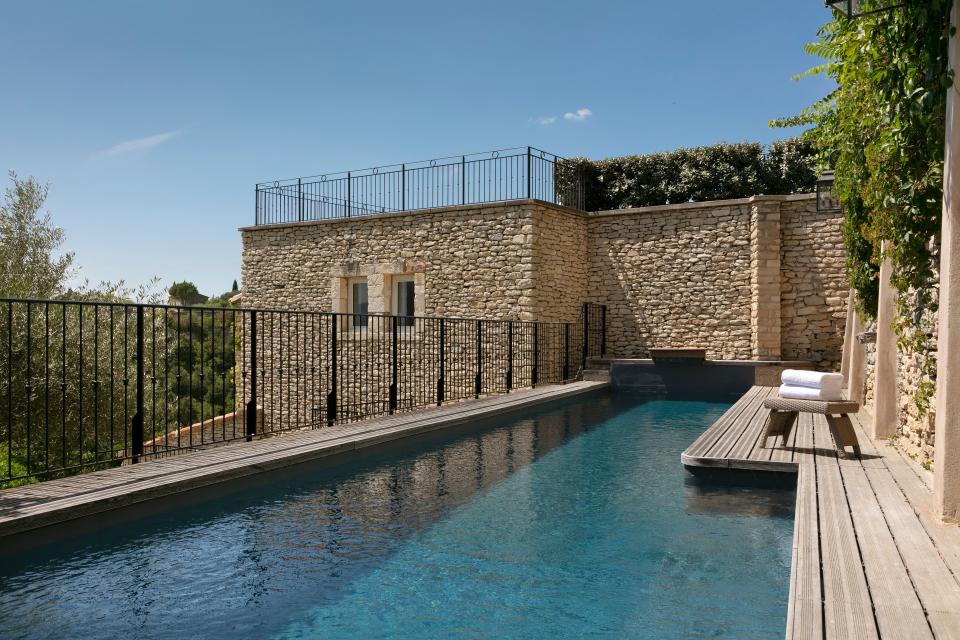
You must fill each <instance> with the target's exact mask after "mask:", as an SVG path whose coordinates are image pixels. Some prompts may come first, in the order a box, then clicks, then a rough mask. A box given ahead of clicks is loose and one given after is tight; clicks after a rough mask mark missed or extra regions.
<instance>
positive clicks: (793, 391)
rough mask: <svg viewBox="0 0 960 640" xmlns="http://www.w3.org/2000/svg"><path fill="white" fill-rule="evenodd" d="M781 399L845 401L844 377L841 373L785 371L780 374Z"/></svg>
mask: <svg viewBox="0 0 960 640" xmlns="http://www.w3.org/2000/svg"><path fill="white" fill-rule="evenodd" d="M780 382H781V383H782V384H781V385H780V397H781V398H790V399H792V400H821V401H824V402H834V401H836V400H843V399H844V398H843V376H842V375H840V374H839V373H821V372H819V371H802V370H800V369H784V371H783V373H782V374H780Z"/></svg>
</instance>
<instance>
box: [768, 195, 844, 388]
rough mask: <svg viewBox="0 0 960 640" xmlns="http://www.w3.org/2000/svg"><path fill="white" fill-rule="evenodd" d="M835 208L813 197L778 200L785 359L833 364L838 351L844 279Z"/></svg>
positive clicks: (781, 335)
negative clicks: (824, 208) (821, 204)
mask: <svg viewBox="0 0 960 640" xmlns="http://www.w3.org/2000/svg"><path fill="white" fill-rule="evenodd" d="M841 222H842V219H841V218H840V217H839V216H838V215H837V214H836V212H818V211H817V207H816V202H815V201H813V200H792V201H791V200H788V201H784V202H783V203H782V204H781V206H780V238H781V240H780V342H781V345H782V347H781V357H782V358H783V359H785V360H810V361H811V362H813V363H815V364H816V365H817V366H818V367H820V368H824V369H833V368H835V367H836V366H837V364H838V363H839V362H840V357H841V355H842V352H843V331H844V325H845V320H846V316H847V298H848V290H849V284H848V283H847V277H846V273H845V267H844V265H845V262H846V251H845V250H844V248H843V236H842V234H841V230H840V224H841Z"/></svg>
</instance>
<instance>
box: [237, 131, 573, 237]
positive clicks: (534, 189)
mask: <svg viewBox="0 0 960 640" xmlns="http://www.w3.org/2000/svg"><path fill="white" fill-rule="evenodd" d="M529 198H535V199H538V200H545V201H547V202H552V203H554V204H559V205H564V206H568V207H574V208H576V209H582V208H583V204H584V192H583V181H582V179H581V175H580V170H579V168H578V166H577V165H576V164H575V163H573V162H570V161H568V160H566V159H565V158H561V157H560V156H557V155H555V154H552V153H548V152H546V151H542V150H540V149H535V148H533V147H520V148H513V149H499V150H497V151H487V152H483V153H473V154H468V155H462V156H451V157H447V158H435V159H433V160H423V161H420V162H410V163H404V164H398V165H390V166H385V167H373V168H370V169H362V170H359V171H346V172H341V173H329V174H323V175H316V176H308V177H303V178H292V179H288V180H275V181H273V182H261V183H258V184H257V185H256V219H255V224H257V225H266V224H282V223H287V222H304V221H310V220H328V219H333V218H350V217H355V216H365V215H371V214H377V213H395V212H400V211H410V210H413V209H428V208H432V207H450V206H456V205H467V204H479V203H484V202H499V201H505V200H522V199H529Z"/></svg>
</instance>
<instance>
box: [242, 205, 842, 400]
mask: <svg viewBox="0 0 960 640" xmlns="http://www.w3.org/2000/svg"><path fill="white" fill-rule="evenodd" d="M839 223H840V216H839V213H837V212H832V213H829V214H823V213H817V212H816V206H815V201H814V199H813V197H812V196H809V195H803V196H758V197H755V198H746V199H738V200H729V201H721V202H706V203H683V204H677V205H665V206H659V207H645V208H640V209H624V210H616V211H607V212H597V213H591V214H585V213H583V212H579V211H575V210H572V209H567V208H564V207H559V206H556V205H552V204H549V203H545V202H540V201H536V200H523V201H514V202H505V203H493V204H486V205H467V206H460V207H450V208H444V209H432V210H421V211H413V212H406V213H403V214H384V215H375V216H364V217H358V218H352V219H338V220H327V221H315V222H304V223H293V224H285V225H275V226H262V227H253V228H246V229H243V230H242V234H243V250H244V254H243V284H244V305H245V306H247V307H261V308H263V307H267V308H286V309H304V310H319V311H341V312H342V311H346V310H347V308H346V307H347V306H348V299H347V293H346V292H347V284H346V283H347V282H349V278H351V277H363V278H366V279H367V282H368V285H369V287H370V290H371V294H370V295H371V298H370V300H371V303H370V310H371V312H376V313H386V314H389V313H390V309H389V293H388V291H389V288H390V282H391V279H392V278H395V277H396V276H397V275H409V277H411V278H413V281H414V282H415V285H416V286H415V289H416V304H415V308H416V313H418V314H423V315H427V316H445V317H467V318H484V319H498V320H534V319H536V320H541V321H568V322H569V321H573V320H575V319H576V317H577V314H578V312H579V310H580V305H581V303H582V302H585V301H592V302H600V303H604V304H606V305H607V327H608V333H607V353H608V354H609V355H611V356H615V357H647V356H649V353H650V349H652V348H657V347H703V348H706V349H707V355H708V357H710V358H713V359H726V360H731V359H771V360H776V359H781V358H784V359H812V360H814V361H815V363H816V365H817V366H819V367H822V368H826V369H836V368H837V367H838V366H839V360H840V352H841V342H842V333H843V325H844V314H845V312H846V296H845V293H844V292H845V291H846V288H847V285H846V282H845V278H844V275H843V263H844V255H843V249H842V241H841V237H840V227H839ZM497 375H499V374H497ZM517 375H518V376H521V377H522V376H523V375H525V374H517ZM433 384H435V381H434V380H425V381H424V388H430V387H431V386H432V385H433ZM381 386H382V385H381ZM311 411H312V409H311Z"/></svg>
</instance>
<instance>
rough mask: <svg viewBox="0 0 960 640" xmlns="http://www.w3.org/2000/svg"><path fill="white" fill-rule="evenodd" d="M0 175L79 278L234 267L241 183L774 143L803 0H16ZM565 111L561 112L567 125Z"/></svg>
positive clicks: (804, 97) (225, 275)
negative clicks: (460, 157)
mask: <svg viewBox="0 0 960 640" xmlns="http://www.w3.org/2000/svg"><path fill="white" fill-rule="evenodd" d="M0 16H2V17H0V59H2V60H4V61H5V67H6V69H5V71H6V72H5V76H6V77H5V79H4V89H3V91H2V99H0V167H2V168H4V169H15V170H16V171H17V172H18V173H19V174H20V175H21V176H28V175H33V176H36V177H37V178H38V179H40V180H41V181H44V182H49V183H50V185H51V195H50V198H49V200H48V208H49V210H50V212H51V213H52V215H53V218H54V221H55V222H56V223H57V224H58V225H60V226H62V227H64V228H65V230H66V233H67V246H68V248H69V249H71V250H73V251H75V252H76V260H77V264H78V265H80V266H81V268H82V270H81V276H82V277H85V278H89V279H90V280H91V281H98V280H102V279H108V280H120V279H124V280H126V281H127V282H128V283H131V284H139V283H143V282H145V281H147V280H148V279H149V278H151V277H152V276H158V277H160V278H162V279H163V281H164V282H165V283H166V284H169V283H171V282H172V281H174V280H181V279H189V280H193V281H194V282H196V283H197V285H198V286H199V287H200V290H201V291H203V292H204V293H208V294H216V293H219V292H221V291H224V290H227V289H229V287H230V284H231V282H232V281H233V279H234V278H239V276H240V234H239V233H238V231H237V228H238V227H240V226H243V225H247V224H250V223H251V221H252V220H253V189H254V183H256V182H258V181H262V180H268V179H273V178H280V177H291V176H297V175H310V174H317V173H321V172H327V171H336V170H341V169H343V170H345V169H351V168H360V167H369V166H373V165H378V164H388V163H394V162H401V161H408V160H420V159H425V158H431V157H435V156H446V155H453V154H458V153H464V152H474V151H484V150H488V149H494V148H499V147H512V146H524V145H528V144H530V145H533V146H537V147H540V148H543V149H546V150H548V151H552V152H554V153H558V154H560V155H585V156H589V157H593V158H602V157H607V156H613V155H623V154H631V153H644V152H651V151H662V150H668V149H673V148H676V147H681V146H694V145H702V144H711V143H714V142H719V141H728V142H736V141H742V140H759V141H762V142H768V141H770V140H774V139H776V138H780V137H785V136H786V135H787V133H786V132H784V131H777V130H771V129H769V128H767V121H768V120H769V119H770V118H773V117H777V116H781V115H790V114H793V113H795V112H796V111H798V110H799V109H800V108H801V107H803V106H805V105H807V104H809V103H810V102H812V101H814V100H815V99H817V98H818V97H820V96H822V95H823V94H825V93H826V92H827V91H828V90H829V88H830V86H829V84H828V83H827V82H826V81H824V80H821V79H813V80H804V81H802V82H799V83H798V82H794V81H793V80H791V75H792V74H794V73H797V72H799V71H802V70H804V69H806V68H808V67H810V66H812V64H814V63H815V62H816V61H815V60H813V59H811V58H809V57H807V56H806V55H805V54H804V53H803V50H802V46H803V44H804V43H805V42H808V41H810V40H812V39H814V37H815V34H816V30H817V29H818V28H819V27H820V26H821V25H822V24H823V23H824V22H826V21H827V20H828V19H829V11H828V10H827V9H825V8H824V7H823V3H822V2H820V0H766V1H764V2H756V1H755V0H752V1H748V0H723V1H718V0H687V1H684V2H677V1H671V0H660V1H657V2H654V1H652V0H633V1H631V2H604V1H602V0H594V1H592V2H584V1H583V0H580V1H578V2H567V1H566V0H550V1H546V2H540V1H538V2H523V1H519V0H513V1H512V2H500V1H497V0H486V1H484V2H470V3H466V2H454V1H450V0H447V1H446V2H416V1H414V2H403V3H400V2H395V1H394V2H379V1H377V0H366V1H364V2H271V3H267V2H260V3H243V2H196V1H194V2H143V1H138V0H127V1H124V2H106V1H104V2H83V3H80V2H41V1H37V2H17V3H8V4H7V5H6V6H5V7H4V8H3V10H2V14H0ZM565 114H570V115H569V116H568V117H566V118H565V117H564V115H565Z"/></svg>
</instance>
